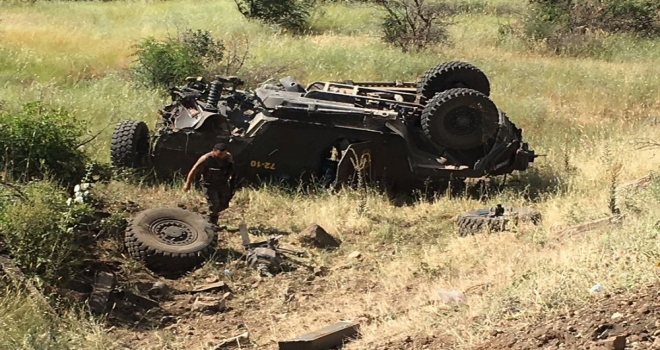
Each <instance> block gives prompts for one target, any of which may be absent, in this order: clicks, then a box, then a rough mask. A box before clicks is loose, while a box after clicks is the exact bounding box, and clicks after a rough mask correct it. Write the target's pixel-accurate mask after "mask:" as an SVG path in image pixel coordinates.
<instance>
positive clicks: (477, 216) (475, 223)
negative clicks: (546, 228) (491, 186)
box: [457, 204, 541, 236]
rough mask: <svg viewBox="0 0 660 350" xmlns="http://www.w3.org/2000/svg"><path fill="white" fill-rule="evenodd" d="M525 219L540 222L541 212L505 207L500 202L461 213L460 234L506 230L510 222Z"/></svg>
mask: <svg viewBox="0 0 660 350" xmlns="http://www.w3.org/2000/svg"><path fill="white" fill-rule="evenodd" d="M523 221H527V222H531V223H533V224H538V223H539V222H540V221H541V213H540V212H539V211H537V210H534V209H529V208H514V207H503V206H502V205H501V204H498V205H497V206H495V207H492V208H489V209H475V210H470V211H468V212H465V213H462V214H460V215H459V216H458V220H457V225H458V233H459V235H461V236H465V235H469V234H474V233H478V232H480V231H493V232H495V231H504V230H506V228H507V225H508V224H513V225H516V224H518V222H523Z"/></svg>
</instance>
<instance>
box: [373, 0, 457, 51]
mask: <svg viewBox="0 0 660 350" xmlns="http://www.w3.org/2000/svg"><path fill="white" fill-rule="evenodd" d="M373 2H374V3H375V4H377V5H378V6H379V7H380V8H381V9H383V10H384V11H385V17H384V18H383V21H382V23H381V28H382V31H383V37H382V39H383V41H384V42H386V43H388V44H391V45H394V46H396V47H398V48H400V49H401V50H403V51H404V52H407V51H419V50H423V49H425V48H426V47H428V46H429V45H433V44H438V43H444V42H447V41H448V39H449V35H448V32H447V26H448V25H449V23H448V21H447V19H448V18H449V17H451V16H453V15H454V14H455V11H456V9H455V7H454V6H451V5H449V4H448V3H445V2H442V1H440V2H438V1H435V2H430V1H429V2H427V1H425V0H374V1H373Z"/></svg>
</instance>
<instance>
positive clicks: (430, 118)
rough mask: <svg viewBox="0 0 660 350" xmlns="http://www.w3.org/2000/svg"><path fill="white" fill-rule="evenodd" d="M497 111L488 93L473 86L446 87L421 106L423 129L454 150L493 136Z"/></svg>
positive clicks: (474, 145) (498, 118) (483, 141)
mask: <svg viewBox="0 0 660 350" xmlns="http://www.w3.org/2000/svg"><path fill="white" fill-rule="evenodd" d="M499 120H500V115H499V111H498V109H497V106H496V105H495V103H493V101H491V100H490V98H488V96H486V95H484V94H482V93H481V92H478V91H476V90H472V89H465V88H457V89H449V90H446V91H443V92H441V93H439V94H436V95H435V96H434V97H433V98H432V99H431V101H429V103H428V104H427V105H426V106H424V109H423V110H422V115H421V124H422V129H423V131H424V134H425V135H426V137H428V138H429V139H430V140H431V141H433V142H435V143H437V144H439V145H443V146H445V147H448V148H451V149H455V150H466V149H472V148H475V147H477V146H480V145H482V144H484V143H485V142H486V141H487V140H488V139H490V138H492V137H493V136H495V134H496V133H497V130H498V126H499Z"/></svg>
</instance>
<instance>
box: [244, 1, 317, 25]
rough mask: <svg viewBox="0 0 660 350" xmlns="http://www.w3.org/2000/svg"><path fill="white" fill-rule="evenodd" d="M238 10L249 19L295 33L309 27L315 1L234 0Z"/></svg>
mask: <svg viewBox="0 0 660 350" xmlns="http://www.w3.org/2000/svg"><path fill="white" fill-rule="evenodd" d="M234 2H235V3H236V6H237V7H238V11H239V12H240V13H241V14H242V15H243V16H245V18H248V19H257V20H259V21H262V22H264V23H267V24H273V25H276V26H279V27H281V28H283V29H285V30H287V31H290V32H293V33H302V32H305V31H306V30H307V29H308V28H309V24H308V21H309V17H310V14H311V11H312V9H313V8H314V2H312V1H305V0H234Z"/></svg>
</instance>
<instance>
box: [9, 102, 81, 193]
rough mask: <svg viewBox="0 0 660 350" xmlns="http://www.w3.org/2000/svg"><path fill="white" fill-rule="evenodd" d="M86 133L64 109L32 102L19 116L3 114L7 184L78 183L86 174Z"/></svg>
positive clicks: (24, 107)
mask: <svg viewBox="0 0 660 350" xmlns="http://www.w3.org/2000/svg"><path fill="white" fill-rule="evenodd" d="M85 133H86V126H85V124H84V123H83V122H82V121H81V120H78V119H76V118H75V117H74V116H73V115H72V114H71V113H70V112H68V111H67V110H65V109H63V108H54V107H48V106H46V105H44V104H42V103H41V102H30V103H27V104H25V105H24V106H23V109H22V111H19V112H18V113H12V112H10V111H7V110H1V111H0V172H2V173H3V174H4V178H5V180H7V181H11V180H14V181H30V180H33V179H43V178H46V177H52V178H55V179H57V181H60V182H62V183H64V184H73V183H77V182H78V181H79V180H80V179H81V178H82V177H83V176H84V174H85V162H86V161H87V156H86V155H85V153H84V152H83V151H82V150H81V149H80V145H81V137H82V136H83V135H85Z"/></svg>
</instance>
